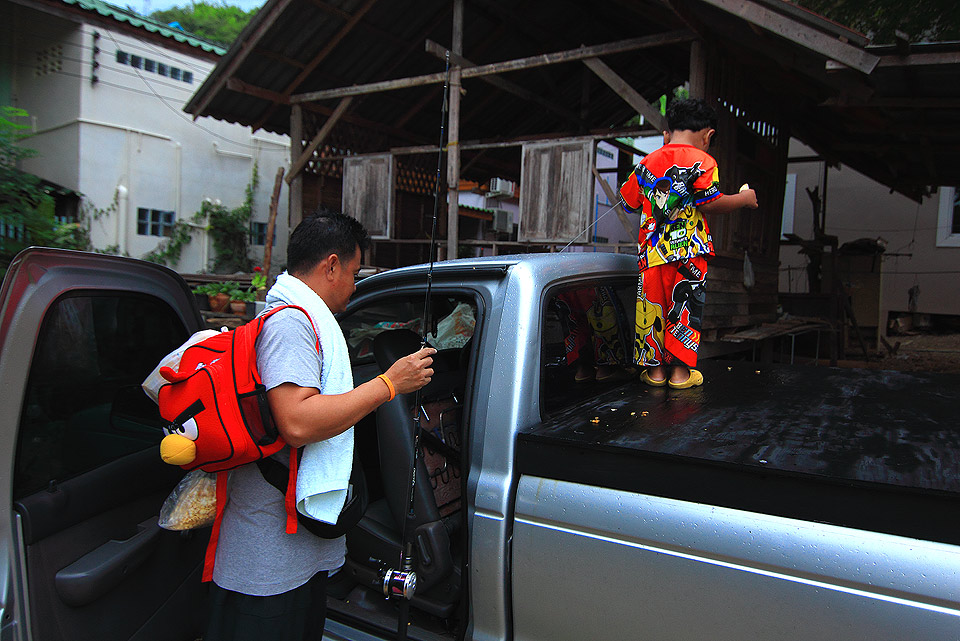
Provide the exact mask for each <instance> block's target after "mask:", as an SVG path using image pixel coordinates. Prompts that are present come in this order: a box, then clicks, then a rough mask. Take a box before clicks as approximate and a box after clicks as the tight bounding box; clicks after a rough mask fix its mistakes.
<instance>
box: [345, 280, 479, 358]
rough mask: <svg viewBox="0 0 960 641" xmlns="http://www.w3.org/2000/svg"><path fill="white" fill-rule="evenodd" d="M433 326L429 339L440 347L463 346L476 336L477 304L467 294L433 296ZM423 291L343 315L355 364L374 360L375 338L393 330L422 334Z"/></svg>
mask: <svg viewBox="0 0 960 641" xmlns="http://www.w3.org/2000/svg"><path fill="white" fill-rule="evenodd" d="M432 299H433V300H432V302H431V303H430V305H431V317H432V322H431V325H432V326H431V327H430V328H429V330H428V335H427V341H428V342H429V343H430V344H431V345H432V346H434V347H436V348H437V349H438V350H449V349H460V348H461V347H463V346H464V345H466V343H467V341H469V340H470V338H471V337H473V330H474V327H475V324H476V318H477V305H476V303H475V302H474V301H473V299H472V298H470V297H469V296H466V295H462V294H457V295H453V294H451V295H446V294H438V295H435V296H433V297H432ZM422 315H423V294H410V295H407V296H396V297H393V298H387V299H378V300H376V301H374V302H372V303H370V304H368V305H364V306H363V307H360V308H359V309H356V310H355V311H351V312H350V313H349V314H347V315H345V316H344V317H342V318H341V319H339V320H340V327H341V328H342V329H343V334H344V337H345V338H346V339H347V345H348V347H349V349H350V361H351V363H352V364H353V366H354V367H356V366H358V365H368V364H371V363H373V362H374V357H373V339H374V338H375V337H376V336H377V334H380V333H381V332H384V331H387V330H389V329H409V330H410V331H412V332H414V333H416V334H420V331H421V330H420V323H421V316H422Z"/></svg>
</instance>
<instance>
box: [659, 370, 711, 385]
mask: <svg viewBox="0 0 960 641" xmlns="http://www.w3.org/2000/svg"><path fill="white" fill-rule="evenodd" d="M667 384H668V385H670V389H689V388H691V387H698V386H700V385H703V374H701V373H700V370H698V369H692V370H690V376H688V377H687V380H685V381H684V382H682V383H674V382H673V381H668V383H667Z"/></svg>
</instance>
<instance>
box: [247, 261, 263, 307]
mask: <svg viewBox="0 0 960 641" xmlns="http://www.w3.org/2000/svg"><path fill="white" fill-rule="evenodd" d="M250 290H251V291H253V296H254V300H264V299H265V298H266V297H267V274H266V273H265V272H264V271H263V267H260V266H259V265H258V266H257V267H254V268H253V279H252V281H251V285H250Z"/></svg>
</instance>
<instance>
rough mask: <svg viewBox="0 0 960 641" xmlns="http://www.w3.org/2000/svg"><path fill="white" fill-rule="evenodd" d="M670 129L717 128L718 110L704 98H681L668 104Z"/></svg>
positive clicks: (697, 129) (668, 124)
mask: <svg viewBox="0 0 960 641" xmlns="http://www.w3.org/2000/svg"><path fill="white" fill-rule="evenodd" d="M667 128H668V129H669V130H670V131H700V130H702V129H716V128H717V112H716V111H715V110H714V109H713V107H711V106H710V105H708V104H707V102H706V101H705V100H703V99H702V98H681V99H676V100H673V101H672V102H671V103H670V104H669V105H668V106H667Z"/></svg>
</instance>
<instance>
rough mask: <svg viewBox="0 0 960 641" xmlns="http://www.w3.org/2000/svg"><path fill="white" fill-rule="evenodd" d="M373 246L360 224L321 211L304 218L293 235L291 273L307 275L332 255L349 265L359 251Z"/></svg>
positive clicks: (289, 253) (290, 250)
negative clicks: (349, 261)
mask: <svg viewBox="0 0 960 641" xmlns="http://www.w3.org/2000/svg"><path fill="white" fill-rule="evenodd" d="M369 245H370V237H369V236H368V235H367V230H366V229H364V228H363V225H362V224H360V221H359V220H357V219H356V218H353V217H351V216H346V215H344V214H341V213H339V212H331V211H324V210H321V211H318V212H317V213H315V214H313V215H312V216H309V217H307V218H304V219H303V220H302V221H301V222H300V224H299V225H297V228H296V229H294V230H293V233H292V234H291V235H290V242H289V244H288V245H287V270H288V271H289V272H290V273H291V274H294V275H296V274H305V273H306V272H309V271H310V270H311V269H313V268H314V267H315V266H316V265H317V263H319V262H320V261H322V260H324V259H325V258H326V257H327V256H329V255H330V254H336V255H337V256H339V257H340V259H341V260H343V261H347V260H350V259H351V258H353V255H354V252H356V251H357V248H358V247H359V248H360V251H363V250H365V249H366V248H367V247H369Z"/></svg>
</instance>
